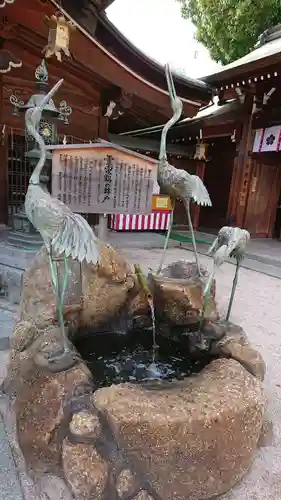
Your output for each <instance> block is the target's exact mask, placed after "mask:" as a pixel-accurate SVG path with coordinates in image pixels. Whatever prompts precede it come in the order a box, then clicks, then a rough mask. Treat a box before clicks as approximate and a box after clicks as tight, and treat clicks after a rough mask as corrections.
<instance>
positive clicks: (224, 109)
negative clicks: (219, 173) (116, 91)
mask: <svg viewBox="0 0 281 500" xmlns="http://www.w3.org/2000/svg"><path fill="white" fill-rule="evenodd" d="M241 109H242V105H241V104H240V102H239V101H238V100H236V99H233V100H231V101H229V102H226V103H225V104H222V105H219V104H218V103H215V104H213V103H212V104H210V105H209V106H205V107H204V108H201V109H200V110H199V111H198V113H197V114H196V115H195V116H193V117H191V118H190V117H188V118H185V119H183V120H180V121H179V122H177V123H176V124H175V125H174V126H173V129H175V128H183V127H187V126H189V125H196V124H198V125H199V124H201V125H202V126H203V124H205V123H206V122H207V121H210V120H214V119H216V118H220V119H221V118H222V117H223V116H227V115H232V113H237V112H240V111H241ZM163 127H164V124H163V125H158V126H155V127H148V128H146V129H139V130H134V131H128V132H124V133H122V134H120V135H121V136H127V135H128V136H131V137H140V136H144V135H150V134H157V133H158V134H159V133H160V132H161V131H162V129H163Z"/></svg>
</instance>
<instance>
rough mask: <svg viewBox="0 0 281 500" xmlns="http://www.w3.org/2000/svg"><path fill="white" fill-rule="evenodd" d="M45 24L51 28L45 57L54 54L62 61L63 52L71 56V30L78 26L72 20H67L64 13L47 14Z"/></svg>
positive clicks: (44, 51)
mask: <svg viewBox="0 0 281 500" xmlns="http://www.w3.org/2000/svg"><path fill="white" fill-rule="evenodd" d="M44 22H45V24H46V25H47V26H48V28H49V38H48V45H47V46H46V47H45V48H44V50H43V53H45V57H46V58H49V57H52V56H53V55H55V56H56V58H57V59H58V60H59V61H60V62H61V60H62V54H61V53H62V52H63V53H64V54H65V55H66V56H68V57H71V54H70V51H69V42H70V32H71V31H74V30H75V29H76V27H75V26H74V24H73V23H72V22H71V21H67V20H66V19H65V17H64V16H63V15H62V14H60V13H59V14H57V15H55V14H54V15H52V16H51V17H48V16H45V20H44Z"/></svg>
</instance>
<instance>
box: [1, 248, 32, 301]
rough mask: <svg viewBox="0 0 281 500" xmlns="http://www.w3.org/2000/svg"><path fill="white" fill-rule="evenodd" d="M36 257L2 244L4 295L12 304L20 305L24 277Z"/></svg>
mask: <svg viewBox="0 0 281 500" xmlns="http://www.w3.org/2000/svg"><path fill="white" fill-rule="evenodd" d="M35 255H36V251H34V250H33V251H28V250H23V249H22V248H17V247H14V246H11V245H9V244H8V243H6V242H4V243H1V244H0V276H1V281H2V291H3V292H2V293H3V294H4V295H5V297H6V298H7V299H8V300H9V302H11V303H12V304H19V303H20V296H21V284H22V275H23V272H24V271H25V269H27V268H28V267H29V266H30V264H31V262H32V260H33V259H34V257H35Z"/></svg>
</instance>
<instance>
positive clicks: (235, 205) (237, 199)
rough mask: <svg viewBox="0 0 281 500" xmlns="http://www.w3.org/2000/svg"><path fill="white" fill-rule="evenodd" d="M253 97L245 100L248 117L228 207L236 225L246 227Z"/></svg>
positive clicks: (250, 96) (235, 167)
mask: <svg viewBox="0 0 281 500" xmlns="http://www.w3.org/2000/svg"><path fill="white" fill-rule="evenodd" d="M252 110H253V95H247V96H246V98H245V112H246V116H245V119H244V123H243V129H242V134H241V140H240V142H239V145H238V148H237V156H236V158H235V161H234V168H233V174H232V182H231V190H230V197H229V205H228V217H231V218H233V219H234V220H235V224H236V225H237V226H239V227H244V224H245V217H246V209H247V200H248V194H249V186H250V177H251V157H250V154H249V153H250V152H251V147H252V140H253V133H252V121H253V113H252Z"/></svg>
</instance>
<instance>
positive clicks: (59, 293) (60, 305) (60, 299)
mask: <svg viewBox="0 0 281 500" xmlns="http://www.w3.org/2000/svg"><path fill="white" fill-rule="evenodd" d="M49 265H50V271H51V280H52V285H53V291H54V294H55V296H56V302H57V314H58V321H59V326H60V330H61V336H62V347H63V350H62V352H61V353H59V354H57V355H54V356H50V357H49V362H56V361H60V360H62V358H63V356H64V355H65V354H69V353H72V350H71V349H70V347H69V341H68V338H67V335H66V333H65V325H64V317H63V301H64V294H65V290H66V287H67V282H68V263H67V258H66V256H64V277H63V284H62V289H61V291H60V289H59V288H60V287H59V277H58V271H57V268H56V266H55V265H54V261H53V259H52V256H51V253H50V252H49Z"/></svg>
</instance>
